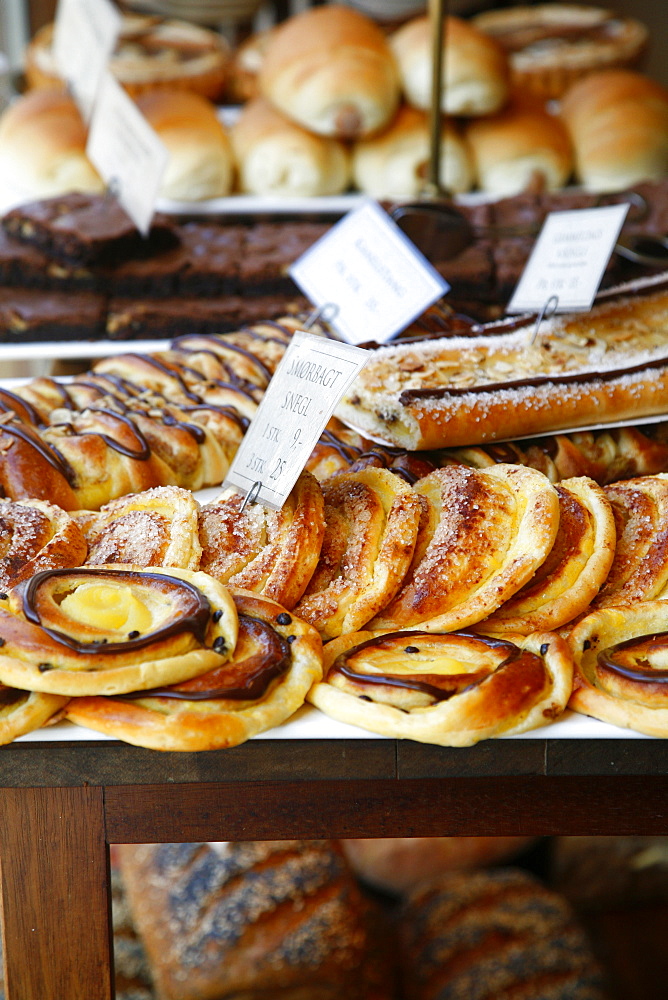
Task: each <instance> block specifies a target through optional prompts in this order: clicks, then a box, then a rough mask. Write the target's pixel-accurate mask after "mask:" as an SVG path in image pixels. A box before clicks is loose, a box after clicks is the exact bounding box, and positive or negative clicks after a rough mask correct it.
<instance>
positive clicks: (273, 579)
mask: <svg viewBox="0 0 668 1000" xmlns="http://www.w3.org/2000/svg"><path fill="white" fill-rule="evenodd" d="M242 508H243V510H242ZM198 530H199V540H200V544H201V548H202V554H201V560H200V569H202V570H204V571H205V572H207V573H210V574H211V576H214V577H216V579H217V580H220V581H221V582H222V583H227V584H230V585H231V586H234V587H241V588H244V589H246V590H251V591H253V593H257V594H263V595H264V596H265V597H267V598H269V599H271V600H274V601H277V602H278V603H279V604H282V605H283V606H284V607H285V608H287V609H288V610H290V609H292V608H293V607H294V606H295V604H296V603H297V601H298V600H299V598H300V597H301V596H302V594H303V593H304V590H305V588H306V586H307V584H308V582H309V580H310V579H311V576H312V574H313V571H314V569H315V567H316V565H317V563H318V559H319V557H320V549H321V546H322V540H323V536H324V534H325V507H324V500H323V496H322V490H321V489H320V486H319V485H318V482H317V480H316V479H315V477H314V476H312V475H311V474H310V473H309V472H307V471H304V472H302V473H301V475H300V476H299V478H298V479H297V482H296V483H295V485H294V486H293V488H292V490H291V491H290V494H289V495H288V497H287V499H286V501H285V503H284V504H283V506H282V507H281V509H280V510H279V511H274V510H270V509H269V508H267V507H264V506H262V505H261V504H246V505H244V497H242V496H240V494H238V493H237V492H236V491H234V490H228V491H226V492H225V493H222V494H221V496H219V497H218V498H217V499H216V500H213V501H211V502H210V503H207V504H204V505H203V506H202V508H201V510H200V512H199V518H198Z"/></svg>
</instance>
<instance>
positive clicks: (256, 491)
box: [239, 479, 262, 514]
mask: <svg viewBox="0 0 668 1000" xmlns="http://www.w3.org/2000/svg"><path fill="white" fill-rule="evenodd" d="M261 489H262V480H261V479H256V480H255V482H254V483H253V485H252V486H251V488H250V489H249V491H248V493H247V494H246V496H245V497H244V502H243V503H242V505H241V507H240V509H239V513H240V514H243V512H244V511H245V510H246V507H247V506H248V504H249V503H255V501H256V500H257V498H258V497H259V495H260V490H261Z"/></svg>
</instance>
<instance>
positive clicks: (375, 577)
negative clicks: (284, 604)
mask: <svg viewBox="0 0 668 1000" xmlns="http://www.w3.org/2000/svg"><path fill="white" fill-rule="evenodd" d="M322 489H323V494H324V498H325V521H326V529H325V534H324V538H323V542H322V549H321V553H320V559H319V562H318V565H317V566H316V568H315V571H314V572H313V575H312V577H311V579H310V581H309V584H308V586H307V587H306V591H305V593H304V596H303V597H302V599H301V600H300V601H299V603H298V604H297V605H296V607H295V613H296V614H298V615H301V616H302V617H303V618H304V619H305V620H306V621H308V622H310V623H311V624H312V625H313V626H314V627H315V628H317V629H318V631H319V632H320V634H321V635H322V636H323V638H331V637H332V636H336V635H340V634H341V633H342V632H349V631H353V630H354V629H356V628H359V627H360V626H362V625H364V624H365V622H367V621H369V619H370V618H372V617H373V615H374V614H376V613H377V612H378V611H380V609H381V608H383V607H384V606H385V604H386V603H387V602H388V601H389V600H391V598H392V597H393V596H394V594H395V593H396V592H397V590H398V588H399V587H400V586H401V582H402V580H403V578H404V575H405V573H406V571H407V569H408V567H409V565H410V561H411V558H412V556H413V550H414V547H415V542H416V538H417V533H418V527H419V523H420V515H421V503H420V500H419V498H418V497H417V496H416V494H415V493H414V492H413V490H412V489H411V487H410V486H408V485H407V484H406V483H404V482H403V481H402V480H401V479H400V478H399V477H398V476H396V475H395V474H394V473H393V472H389V471H388V470H386V469H376V468H367V469H362V470H360V471H359V472H351V473H341V474H339V475H337V476H334V477H333V478H332V479H331V480H327V481H325V482H324V483H323V484H322Z"/></svg>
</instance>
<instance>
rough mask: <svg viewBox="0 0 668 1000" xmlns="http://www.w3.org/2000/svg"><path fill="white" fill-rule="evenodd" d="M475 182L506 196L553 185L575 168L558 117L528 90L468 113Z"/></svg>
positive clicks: (484, 188)
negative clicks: (494, 107)
mask: <svg viewBox="0 0 668 1000" xmlns="http://www.w3.org/2000/svg"><path fill="white" fill-rule="evenodd" d="M465 136H466V139H467V141H468V143H469V146H470V149H471V153H472V155H473V160H474V163H475V171H476V176H477V182H478V186H479V187H480V188H481V189H482V190H483V191H488V192H490V193H491V194H495V195H503V196H509V195H514V194H518V193H519V192H520V191H524V190H526V189H527V188H532V189H537V190H548V191H552V190H554V189H556V188H561V187H563V186H564V184H565V183H566V182H567V180H568V178H569V177H570V175H571V172H572V169H573V151H572V148H571V141H570V138H569V135H568V132H567V131H566V129H565V127H564V126H563V123H562V122H561V121H560V120H559V118H557V117H555V116H554V115H552V114H550V113H549V112H548V111H546V110H545V108H544V107H543V105H542V104H541V103H539V102H538V101H537V100H534V99H533V98H532V97H529V96H519V95H518V96H515V97H514V98H513V99H512V100H511V101H510V102H509V103H508V104H507V105H506V106H505V107H504V108H503V110H502V111H499V112H498V114H496V115H490V116H489V117H488V118H475V119H471V120H470V121H469V122H468V124H467V126H466V129H465Z"/></svg>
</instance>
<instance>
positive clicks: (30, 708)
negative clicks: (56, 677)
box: [0, 684, 68, 746]
mask: <svg viewBox="0 0 668 1000" xmlns="http://www.w3.org/2000/svg"><path fill="white" fill-rule="evenodd" d="M67 702H68V699H67V698H64V697H61V696H60V695H57V694H38V693H36V692H35V691H19V690H17V689H16V688H11V687H6V686H5V685H4V684H0V745H2V746H4V745H5V744H6V743H11V742H12V740H15V739H18V737H19V736H24V735H25V733H32V732H33V731H34V730H35V729H41V728H42V726H46V725H47V724H48V723H49V721H50V720H51V719H53V717H54V715H56V714H57V713H58V712H59V711H60V709H61V708H62V707H63V705H66V704H67Z"/></svg>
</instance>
